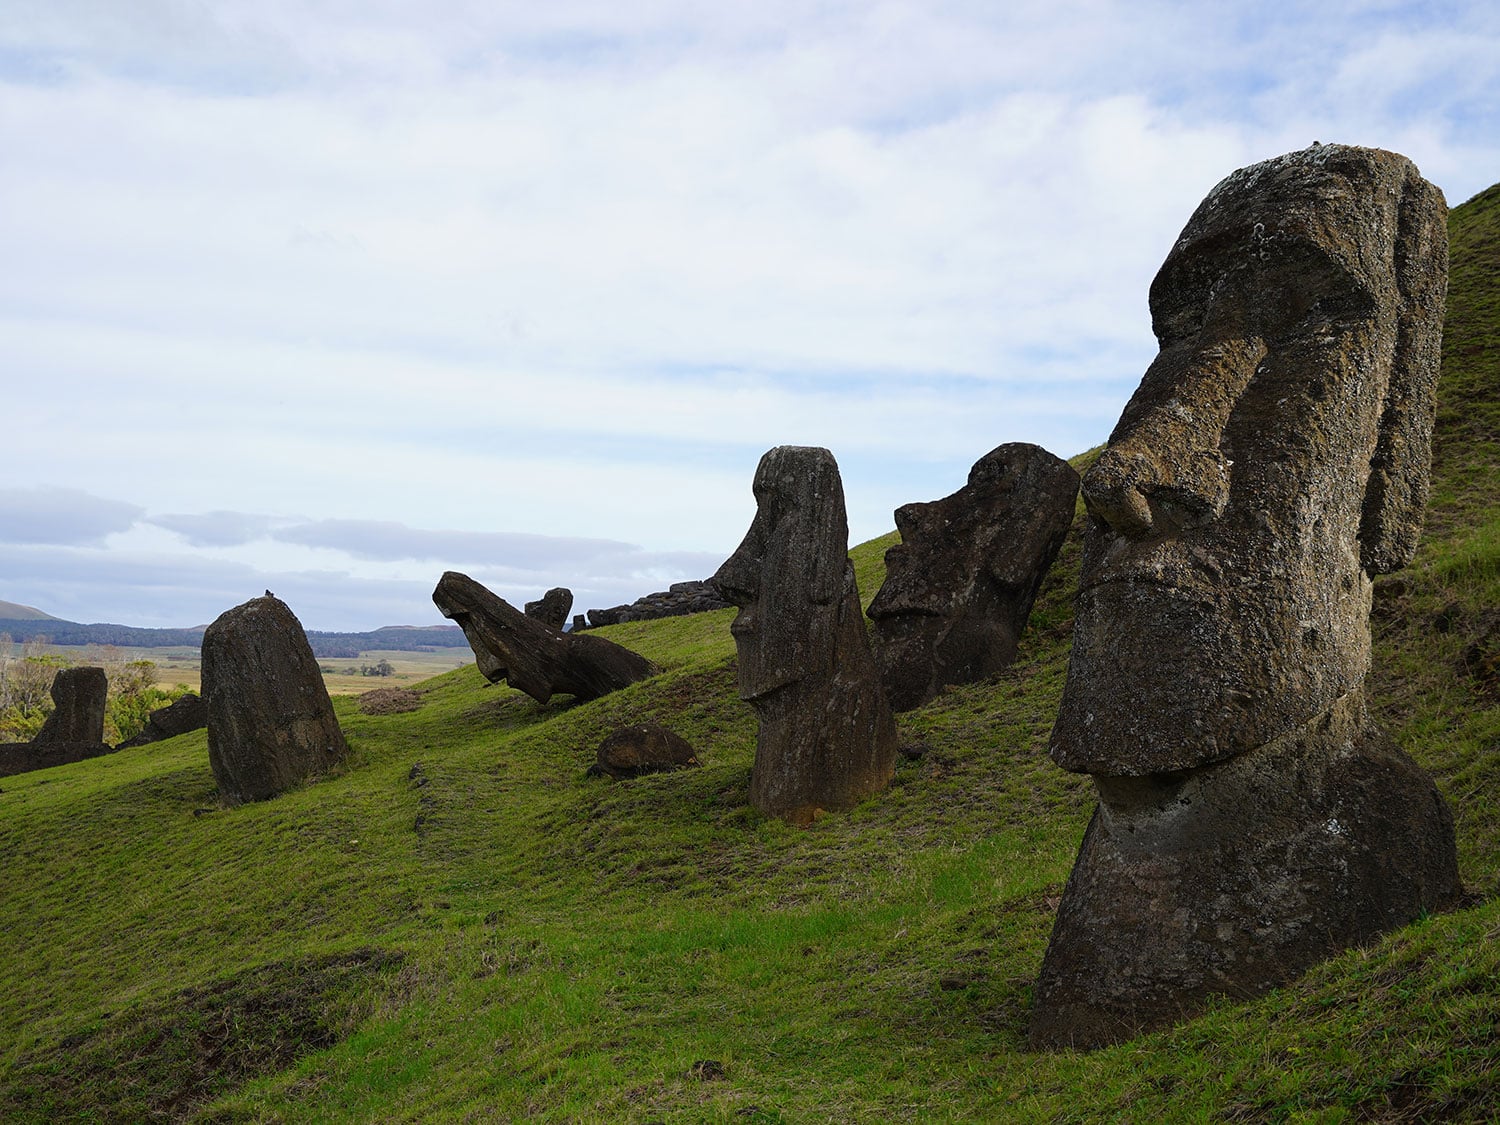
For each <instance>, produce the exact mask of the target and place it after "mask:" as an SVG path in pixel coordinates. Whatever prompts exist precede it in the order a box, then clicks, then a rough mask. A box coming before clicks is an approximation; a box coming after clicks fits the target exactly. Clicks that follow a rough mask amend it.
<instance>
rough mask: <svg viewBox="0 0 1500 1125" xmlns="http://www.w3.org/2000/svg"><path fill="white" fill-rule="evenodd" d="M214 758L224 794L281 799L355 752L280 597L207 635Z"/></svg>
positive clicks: (231, 614) (237, 798)
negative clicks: (340, 725) (349, 744)
mask: <svg viewBox="0 0 1500 1125" xmlns="http://www.w3.org/2000/svg"><path fill="white" fill-rule="evenodd" d="M202 677H203V699H204V701H205V703H206V704H207V710H208V762H209V765H210V766H211V767H212V768H213V771H214V778H215V779H216V780H217V781H218V783H219V790H220V792H221V793H222V794H223V797H224V799H225V800H226V801H227V802H228V803H230V804H232V805H238V804H242V803H244V802H246V801H263V800H265V799H266V798H268V797H274V796H276V795H277V794H278V793H282V792H284V791H286V790H287V789H290V788H291V787H292V786H294V785H297V784H298V783H300V782H302V781H303V780H305V779H307V778H309V777H312V776H314V775H316V774H320V773H323V772H324V771H326V770H327V769H329V768H330V767H332V766H334V765H336V764H337V763H338V762H339V761H341V760H342V759H343V757H344V755H345V754H346V753H347V752H348V747H347V746H346V745H345V742H344V735H343V732H342V731H340V730H339V724H338V720H337V719H335V718H334V716H333V704H332V702H331V701H330V700H329V698H328V689H327V687H325V686H324V684H323V676H322V673H321V672H320V671H319V670H318V662H317V660H316V659H315V658H314V657H313V653H312V647H311V646H310V645H309V644H308V643H307V634H306V633H304V632H303V631H302V624H301V622H299V621H298V620H297V618H296V616H295V615H294V614H293V613H292V611H291V610H290V609H288V608H287V606H286V603H284V602H282V601H280V600H278V599H277V598H275V597H271V596H268V597H262V598H251V599H250V600H249V601H248V602H245V603H244V604H243V605H240V606H236V607H235V608H234V609H231V610H226V611H225V612H224V613H222V614H220V615H219V617H218V618H217V620H215V621H214V623H213V624H212V625H210V626H209V627H208V628H207V629H206V630H204V633H203V648H202Z"/></svg>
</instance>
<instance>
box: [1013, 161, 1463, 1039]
mask: <svg viewBox="0 0 1500 1125" xmlns="http://www.w3.org/2000/svg"><path fill="white" fill-rule="evenodd" d="M1445 220H1446V210H1445V207H1444V204H1443V197H1442V195H1441V193H1440V192H1439V191H1438V189H1437V188H1435V187H1434V186H1433V185H1432V184H1430V183H1428V182H1427V181H1426V180H1424V179H1423V178H1422V177H1421V175H1420V174H1419V173H1418V172H1417V170H1416V168H1415V167H1414V166H1413V165H1412V164H1411V162H1410V161H1408V160H1407V159H1405V158H1404V157H1401V156H1398V155H1395V154H1394V153H1389V152H1382V151H1379V150H1373V149H1362V148H1350V147H1346V146H1342V145H1324V146H1314V147H1312V148H1309V149H1306V150H1303V151H1301V152H1295V153H1291V154H1289V155H1287V156H1282V157H1278V158H1276V159H1274V160H1268V161H1265V162H1264V163H1261V164H1256V165H1253V166H1251V167H1248V168H1244V169H1241V170H1240V171H1238V172H1235V173H1234V174H1233V175H1231V176H1230V177H1229V178H1227V179H1226V180H1224V181H1223V182H1222V183H1220V184H1219V185H1218V186H1217V187H1216V188H1215V189H1214V190H1213V191H1212V192H1211V193H1210V194H1209V196H1208V197H1207V199H1205V200H1204V202H1203V203H1202V205H1200V206H1199V208H1198V210H1197V211H1196V212H1195V213H1194V215H1193V217H1192V218H1191V219H1190V220H1189V222H1188V224H1187V227H1186V228H1185V229H1184V230H1183V232H1182V235H1181V237H1180V238H1179V239H1178V241H1177V242H1176V244H1175V245H1174V246H1173V248H1172V251H1171V253H1170V254H1169V255H1168V256H1167V260H1166V262H1165V263H1164V264H1163V266H1162V268H1161V271H1160V272H1159V273H1158V274H1157V277H1156V280H1155V281H1154V282H1153V284H1152V286H1151V312H1152V320H1153V327H1154V329H1155V332H1156V336H1157V339H1158V341H1159V343H1160V348H1161V350H1160V354H1159V355H1158V356H1157V358H1156V360H1155V361H1154V362H1153V363H1152V364H1151V366H1150V368H1149V369H1148V370H1147V372H1146V374H1145V377H1144V379H1143V380H1142V382H1141V385H1140V387H1139V388H1138V389H1137V390H1136V392H1135V394H1134V396H1133V397H1132V398H1131V400H1130V402H1129V404H1128V405H1127V406H1126V407H1125V411H1124V414H1123V415H1122V416H1121V419H1120V422H1119V424H1118V425H1117V426H1116V428H1115V431H1114V433H1113V434H1112V435H1111V436H1110V440H1109V445H1108V447H1107V448H1106V449H1105V450H1104V452H1103V453H1102V454H1101V456H1100V457H1099V459H1098V461H1097V462H1096V463H1095V464H1094V465H1093V466H1092V467H1091V468H1090V469H1089V471H1088V472H1087V473H1086V474H1085V475H1084V478H1083V496H1084V500H1085V502H1086V504H1087V506H1088V509H1089V512H1090V514H1091V518H1090V520H1089V526H1088V528H1087V531H1086V534H1085V539H1084V548H1083V564H1082V574H1081V579H1080V590H1079V594H1078V601H1077V616H1076V624H1075V629H1074V639H1073V651H1072V657H1071V661H1070V664H1069V668H1068V677H1067V683H1066V687H1065V689H1064V693H1063V701H1062V707H1061V713H1060V714H1059V716H1058V720H1057V724H1056V726H1055V728H1054V730H1053V734H1052V747H1051V750H1052V756H1053V759H1054V760H1055V761H1056V762H1057V764H1058V765H1060V766H1062V767H1064V768H1066V769H1069V770H1074V771H1081V772H1087V773H1089V774H1092V775H1093V777H1094V781H1095V784H1096V787H1097V789H1098V795H1099V805H1098V807H1097V809H1096V810H1095V813H1094V817H1093V820H1092V821H1091V822H1090V824H1089V828H1088V831H1087V833H1086V835H1085V836H1084V840H1083V844H1082V847H1081V849H1080V851H1079V855H1078V859H1077V862H1076V864H1075V866H1074V869H1073V873H1072V876H1071V877H1070V878H1069V880H1068V885H1067V889H1066V891H1065V892H1064V895H1063V900H1062V905H1061V908H1060V910H1059V913H1058V918H1057V921H1056V924H1055V926H1054V929H1053V932H1052V939H1051V942H1050V944H1049V946H1048V949H1047V955H1046V958H1045V960H1044V962H1043V965H1042V971H1041V977H1040V979H1039V981H1038V984H1037V989H1036V997H1035V1005H1034V1009H1033V1018H1032V1024H1031V1041H1032V1043H1033V1045H1036V1046H1043V1047H1051V1046H1068V1045H1072V1046H1079V1047H1093V1046H1098V1045H1102V1044H1105V1043H1110V1042H1115V1041H1117V1040H1119V1039H1122V1038H1127V1037H1129V1036H1131V1035H1133V1034H1135V1033H1137V1032H1139V1031H1142V1030H1147V1029H1150V1028H1153V1027H1157V1026H1161V1025H1163V1024H1166V1023H1169V1022H1171V1021H1173V1020H1174V1019H1177V1018H1180V1017H1182V1016H1184V1015H1190V1014H1191V1013H1193V1012H1194V1011H1195V1010H1197V1009H1199V1008H1201V1007H1202V1006H1203V1004H1204V1003H1205V1002H1206V1001H1207V999H1208V998H1209V997H1210V996H1211V995H1214V994H1227V995H1230V996H1248V995H1253V994H1255V993H1257V992H1260V991H1263V990H1265V989H1267V988H1270V987H1273V986H1275V985H1277V984H1280V983H1283V982H1285V981H1286V980H1288V979H1290V978H1292V977H1294V976H1296V975H1297V974H1299V973H1300V972H1302V971H1303V970H1304V969H1306V968H1307V967H1309V966H1310V965H1312V964H1314V963H1315V962H1317V961H1319V960H1321V959H1323V958H1325V957H1327V956H1328V955H1330V954H1332V953H1334V952H1336V951H1338V950H1340V949H1343V948H1346V947H1348V946H1350V945H1354V944H1357V943H1360V942H1364V941H1367V940H1370V939H1372V938H1374V937H1375V936H1376V935H1378V934H1380V933H1382V932H1384V931H1386V930H1389V929H1392V928H1394V927H1397V926H1400V925H1402V924H1404V923H1406V922H1408V921H1411V920H1412V919H1414V918H1416V917H1418V916H1419V915H1421V914H1422V913H1424V912H1426V911H1434V910H1441V909H1443V908H1445V907H1448V906H1451V905H1452V904H1454V903H1455V901H1456V900H1457V899H1458V897H1459V895H1460V893H1461V889H1460V886H1459V882H1458V875H1457V863H1456V855H1455V848H1454V834H1453V821H1452V816H1451V813H1450V812H1449V810H1448V807H1447V804H1446V803H1445V801H1444V800H1443V798H1442V797H1441V796H1440V795H1439V793H1438V792H1437V790H1436V788H1435V786H1434V785H1433V783H1432V780H1431V779H1430V778H1429V777H1428V776H1427V774H1426V773H1424V772H1423V771H1422V770H1421V769H1420V768H1419V767H1418V766H1417V765H1416V764H1415V763H1414V762H1412V760H1411V759H1410V758H1408V757H1407V756H1406V755H1405V754H1404V753H1402V751H1401V750H1400V749H1398V748H1397V747H1396V746H1395V745H1394V744H1393V743H1391V742H1390V740H1389V739H1387V738H1386V737H1385V736H1384V735H1382V734H1381V732H1380V731H1379V730H1378V729H1377V727H1376V726H1375V725H1374V724H1373V722H1372V721H1371V719H1370V718H1369V716H1368V714H1367V712H1366V708H1365V700H1364V681H1365V675H1366V673H1367V671H1368V670H1369V666H1370V632H1369V620H1368V616H1369V610H1370V598H1371V588H1372V583H1373V579H1374V577H1375V576H1376V575H1378V574H1382V573H1385V572H1388V571H1391V570H1394V569H1397V568H1399V567H1401V566H1403V565H1405V563H1407V562H1408V561H1409V560H1410V559H1411V556H1412V553H1413V551H1414V549H1415V546H1416V541H1417V535H1418V532H1419V530H1420V524H1421V518H1422V511H1423V506H1424V503H1425V499H1426V494H1427V471H1428V460H1429V448H1430V440H1431V428H1432V419H1433V410H1434V389H1435V385H1436V381H1437V376H1438V354H1439V343H1440V335H1441V331H1442V317H1443V298H1444V292H1445V288H1446V269H1447V236H1446V228H1445Z"/></svg>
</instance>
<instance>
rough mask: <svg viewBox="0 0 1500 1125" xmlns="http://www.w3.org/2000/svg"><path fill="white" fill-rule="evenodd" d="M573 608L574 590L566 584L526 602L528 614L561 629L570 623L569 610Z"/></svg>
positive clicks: (545, 623)
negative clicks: (535, 599)
mask: <svg viewBox="0 0 1500 1125" xmlns="http://www.w3.org/2000/svg"><path fill="white" fill-rule="evenodd" d="M572 608H573V591H572V590H569V589H568V588H567V587H566V586H554V587H553V588H552V589H550V590H548V591H547V592H546V593H545V594H543V595H542V596H541V598H539V599H538V600H537V601H534V602H527V603H526V616H527V617H530V618H534V619H535V620H537V621H540V622H541V623H542V624H543V625H546V626H549V627H550V628H553V629H558V630H561V629H562V627H563V626H564V625H566V624H567V623H568V610H570V609H572Z"/></svg>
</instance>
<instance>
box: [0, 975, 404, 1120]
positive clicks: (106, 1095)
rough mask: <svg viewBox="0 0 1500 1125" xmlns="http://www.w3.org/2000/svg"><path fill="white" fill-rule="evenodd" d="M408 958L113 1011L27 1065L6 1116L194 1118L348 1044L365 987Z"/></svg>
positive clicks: (193, 991)
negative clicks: (266, 1078) (257, 1082)
mask: <svg viewBox="0 0 1500 1125" xmlns="http://www.w3.org/2000/svg"><path fill="white" fill-rule="evenodd" d="M401 960H402V958H401V956H400V954H397V953H392V952H388V951H385V950H377V949H359V950H355V951H353V952H351V953H343V954H338V955H332V956H324V957H304V958H297V959H294V960H289V961H281V962H277V963H276V964H273V965H266V966H263V967H261V968H258V969H252V970H250V971H249V972H246V973H243V974H241V975H239V976H236V977H230V978H228V979H226V980H222V981H217V982H215V983H213V984H208V985H202V986H199V987H194V988H188V989H184V990H182V991H181V992H178V993H175V994H174V995H171V996H168V997H165V998H163V999H159V1000H153V1001H147V1002H145V1003H143V1004H138V1005H133V1006H131V1007H130V1008H127V1009H125V1010H124V1011H121V1012H118V1013H106V1014H105V1015H103V1016H102V1017H100V1019H98V1020H97V1021H96V1022H94V1023H92V1024H91V1025H89V1026H87V1027H85V1028H81V1029H79V1030H78V1031H75V1032H73V1033H71V1034H69V1035H66V1036H64V1037H63V1038H62V1039H59V1040H58V1041H57V1042H55V1043H52V1044H49V1045H47V1046H45V1047H42V1048H40V1049H38V1050H36V1051H33V1052H31V1053H29V1054H27V1055H24V1056H22V1057H21V1058H20V1059H19V1060H18V1061H17V1064H16V1066H15V1068H14V1070H12V1071H11V1073H10V1074H8V1075H6V1076H5V1078H4V1081H0V1120H4V1121H8V1122H23V1121H24V1122H33V1121H35V1122H43V1121H45V1122H52V1121H60V1120H88V1121H94V1122H109V1123H114V1122H119V1123H122V1125H123V1123H126V1122H140V1121H183V1120H187V1119H188V1118H189V1117H191V1116H193V1114H194V1113H195V1112H196V1111H197V1110H198V1109H200V1108H201V1107H202V1106H204V1105H205V1104H207V1103H208V1102H211V1101H213V1100H214V1099H216V1098H219V1097H223V1096H224V1095H226V1094H228V1093H231V1092H232V1091H234V1090H236V1089H238V1088H239V1087H240V1086H242V1085H244V1084H245V1083H246V1082H249V1081H250V1080H252V1079H254V1078H259V1077H261V1076H263V1075H267V1074H274V1073H276V1072H277V1071H280V1070H284V1069H286V1068H287V1067H288V1066H290V1065H291V1064H292V1063H293V1062H295V1061H296V1060H297V1059H299V1058H301V1057H302V1056H304V1055H307V1054H311V1053H312V1052H314V1051H320V1050H324V1049H326V1048H328V1047H331V1046H333V1045H334V1044H335V1043H338V1042H339V1041H340V1040H342V1039H343V1038H345V1037H346V1036H347V1035H348V1034H349V1033H350V1032H351V1031H352V1030H353V1029H354V1026H355V1024H356V1023H357V1022H358V1019H359V1013H360V1011H361V1005H360V1003H359V997H360V994H361V993H362V992H363V991H364V990H365V987H366V986H367V985H368V984H369V982H370V981H371V979H372V978H373V977H375V976H376V975H377V974H379V973H381V972H383V971H385V970H387V969H389V968H394V967H395V966H397V965H399V964H400V962H401Z"/></svg>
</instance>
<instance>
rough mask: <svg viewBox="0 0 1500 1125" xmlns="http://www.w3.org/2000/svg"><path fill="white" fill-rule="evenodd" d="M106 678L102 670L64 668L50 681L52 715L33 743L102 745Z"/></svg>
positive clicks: (106, 691)
mask: <svg viewBox="0 0 1500 1125" xmlns="http://www.w3.org/2000/svg"><path fill="white" fill-rule="evenodd" d="M108 698H109V678H108V677H107V676H106V675H105V674H104V669H103V668H63V669H61V670H59V671H58V673H57V675H56V676H54V677H52V714H50V715H48V716H47V721H46V722H45V723H43V724H42V729H41V730H39V731H38V732H37V734H36V737H35V738H34V739H32V741H33V742H38V743H54V742H94V743H98V742H103V741H104V709H105V705H106V703H107V701H108Z"/></svg>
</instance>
